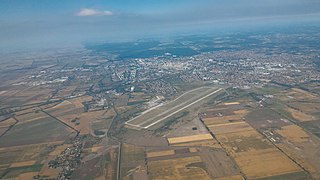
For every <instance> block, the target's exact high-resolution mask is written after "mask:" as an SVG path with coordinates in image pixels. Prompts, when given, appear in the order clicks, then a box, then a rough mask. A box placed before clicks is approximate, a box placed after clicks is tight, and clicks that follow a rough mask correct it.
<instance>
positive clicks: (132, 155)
mask: <svg viewBox="0 0 320 180" xmlns="http://www.w3.org/2000/svg"><path fill="white" fill-rule="evenodd" d="M121 177H122V179H125V180H126V179H133V180H140V179H141V180H146V179H147V171H146V166H145V148H144V147H139V146H135V145H130V144H123V146H122V158H121Z"/></svg>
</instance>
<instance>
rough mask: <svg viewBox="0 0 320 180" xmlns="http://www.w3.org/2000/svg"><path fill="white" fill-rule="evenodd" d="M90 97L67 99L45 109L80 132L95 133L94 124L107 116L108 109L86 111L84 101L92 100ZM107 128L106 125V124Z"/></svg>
mask: <svg viewBox="0 0 320 180" xmlns="http://www.w3.org/2000/svg"><path fill="white" fill-rule="evenodd" d="M90 99H91V98H90V97H84V98H78V99H73V100H70V101H68V100H66V101H63V102H62V103H60V104H58V105H56V106H54V107H51V108H48V109H45V110H44V111H45V112H46V113H48V114H50V115H51V116H54V117H55V118H57V119H58V120H60V121H62V122H64V123H66V124H67V125H69V126H70V127H72V128H74V129H76V130H77V131H79V132H80V134H89V133H93V131H92V127H91V126H92V125H93V124H94V123H97V121H99V119H103V118H107V117H108V115H106V114H107V113H106V112H107V110H99V111H92V112H84V107H83V104H82V103H83V102H86V101H88V100H90ZM104 127H105V128H104V129H106V125H104Z"/></svg>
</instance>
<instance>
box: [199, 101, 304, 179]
mask: <svg viewBox="0 0 320 180" xmlns="http://www.w3.org/2000/svg"><path fill="white" fill-rule="evenodd" d="M224 105H228V106H235V107H233V108H232V107H230V108H231V109H233V112H232V113H231V112H228V111H227V110H226V109H221V108H220V107H217V110H216V111H214V110H212V109H211V110H209V111H208V112H205V113H203V114H204V117H203V121H204V123H205V124H206V126H207V127H208V128H209V129H210V131H211V132H212V133H213V134H214V136H215V137H216V138H217V140H218V141H219V142H220V143H221V145H222V147H223V148H224V149H225V150H226V151H227V152H228V153H229V154H230V155H231V156H232V157H233V159H234V160H235V162H236V163H237V165H238V166H239V168H240V169H241V171H242V172H243V173H244V174H245V176H246V177H247V178H249V179H256V178H264V177H271V176H278V175H281V174H291V173H296V172H302V171H303V170H302V169H301V168H300V167H299V166H298V165H297V164H295V163H294V162H293V161H292V160H291V159H290V158H288V157H287V156H286V155H285V154H283V153H282V152H281V151H279V150H278V149H277V148H276V147H274V145H273V144H272V143H270V142H269V140H268V139H266V138H265V137H264V136H263V135H261V134H260V133H259V132H257V131H256V130H255V129H254V128H253V127H252V126H251V125H250V124H248V123H247V122H246V120H245V119H246V118H244V116H245V115H247V113H248V112H249V110H248V109H239V108H240V107H239V104H237V103H229V104H224ZM236 106H238V107H236ZM226 112H228V113H226Z"/></svg>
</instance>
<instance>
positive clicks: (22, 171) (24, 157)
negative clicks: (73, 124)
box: [0, 142, 62, 179]
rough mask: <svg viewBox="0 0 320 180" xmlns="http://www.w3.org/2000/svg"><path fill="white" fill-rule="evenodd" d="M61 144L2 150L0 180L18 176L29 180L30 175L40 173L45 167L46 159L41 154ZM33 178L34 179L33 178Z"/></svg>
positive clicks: (14, 147)
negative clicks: (50, 147)
mask: <svg viewBox="0 0 320 180" xmlns="http://www.w3.org/2000/svg"><path fill="white" fill-rule="evenodd" d="M60 143H62V142H52V143H41V144H33V145H23V146H13V147H4V148H0V179H6V178H14V177H18V176H19V177H21V178H22V177H23V179H27V177H29V176H27V175H28V174H29V175H30V174H37V173H39V172H40V171H41V169H42V167H43V166H44V165H43V160H44V159H45V158H46V156H45V155H44V154H39V152H45V151H46V150H47V149H48V147H49V146H52V145H56V144H60ZM23 175H26V176H23ZM31 177H32V178H31V179H33V176H31Z"/></svg>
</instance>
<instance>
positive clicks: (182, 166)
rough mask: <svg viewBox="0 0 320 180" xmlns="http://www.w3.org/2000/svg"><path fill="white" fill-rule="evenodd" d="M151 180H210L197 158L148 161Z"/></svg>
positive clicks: (199, 159)
mask: <svg viewBox="0 0 320 180" xmlns="http://www.w3.org/2000/svg"><path fill="white" fill-rule="evenodd" d="M148 170H149V172H150V178H151V179H155V180H157V179H159V180H160V179H161V180H162V179H203V180H205V179H208V180H209V179H211V178H210V176H209V175H208V173H207V172H206V170H205V169H204V167H203V163H202V160H201V158H200V157H199V156H192V157H184V158H176V159H166V160H157V161H150V162H149V163H148Z"/></svg>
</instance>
